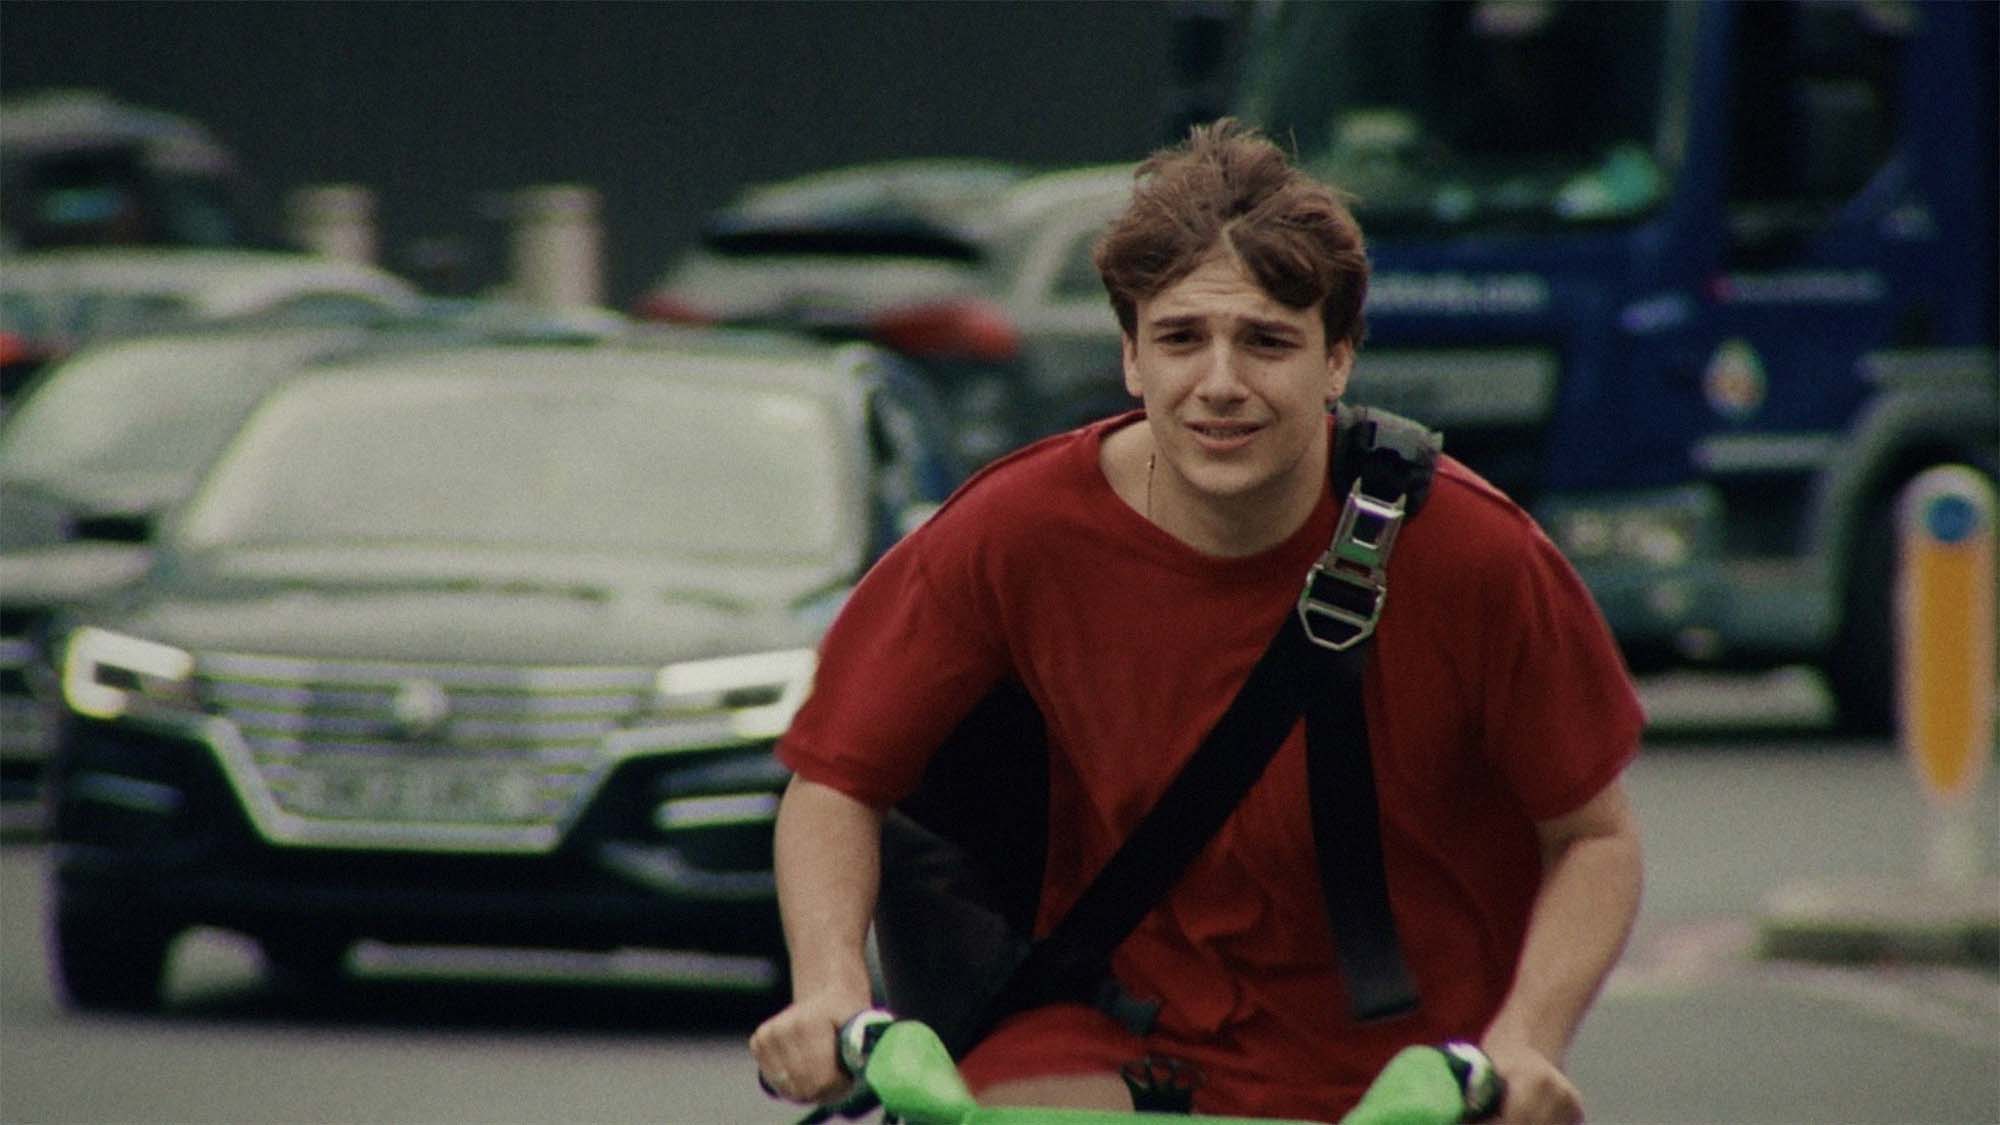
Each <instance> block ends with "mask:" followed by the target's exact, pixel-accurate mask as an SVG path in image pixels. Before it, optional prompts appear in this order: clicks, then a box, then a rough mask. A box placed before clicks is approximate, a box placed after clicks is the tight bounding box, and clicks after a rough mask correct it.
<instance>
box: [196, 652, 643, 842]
mask: <svg viewBox="0 0 2000 1125" xmlns="http://www.w3.org/2000/svg"><path fill="white" fill-rule="evenodd" d="M197 666H198V668H199V669H200V671H199V673H198V684H197V689H198V691H199V693H200V696H201V699H202V701H203V704H204V706H205V707H206V709H207V710H208V711H209V712H210V713H211V714H212V715H213V716H214V717H215V718H214V720H211V733H212V734H213V735H215V737H214V738H213V739H212V740H211V741H213V742H214V743H215V745H216V746H217V747H218V749H219V750H220V752H221V756H222V758H223V762H224V767H225V769H226V770H227V771H228V773H229V775H230V779H231V781H232V782H233V783H234V785H235V786H236V789H237V792H238V796H239V797H241V798H242V799H243V801H244V803H245V805H246V807H247V809H248V811H249V812H250V814H251V816H252V818H253V820H254V821H255V822H256V824H257V826H258V828H259V830H260V831H262V832H263V833H264V834H265V836H266V837H268V838H270V839H272V840H275V841H278V842H282V843H290V844H303V845H319V846H341V847H357V846H358V847H367V846H375V847H407V848H427V849H434V850H508V851H546V850H549V849H552V848H553V847H554V846H555V844H556V843H557V842H558V840H559V839H560V837H561V834H562V831H563V828H564V827H565V825H567V824H568V823H569V822H570V821H571V820H572V819H573V818H574V817H575V816H576V815H577V813H578V812H579V811H580V810H581V809H582V807H583V806H584V804H585V803H587V801H588V800H589V799H590V796H591V794H592V793H593V792H594V790H595V789H596V787H597V784H598V782H599V781H600V780H601V779H602V777H603V775H604V773H605V772H606V771H607V770H608V768H609V767H610V766H611V765H612V764H613V763H614V762H615V760H616V757H617V753H616V751H615V749H614V748H613V746H612V744H613V742H614V740H615V737H616V735H617V733H618V732H619V730H620V729H621V728H622V726H623V725H624V724H625V723H626V722H627V721H629V720H630V719H631V717H632V716H634V715H636V714H639V713H641V712H642V710H643V709H644V708H645V707H646V705H647V703H648V701H649V700H650V699H651V692H652V688H653V682H654V676H655V674H656V672H657V669H652V668H521V667H513V666H479V665H469V666H468V665H408V666H402V665H388V664H380V663H365V664H364V663H351V664H349V663H334V662H326V661H315V660H303V659H292V658H279V657H259V656H241V655H216V654H204V655H203V656H202V657H201V658H200V659H199V660H198V661H197Z"/></svg>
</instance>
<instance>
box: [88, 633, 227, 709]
mask: <svg viewBox="0 0 2000 1125" xmlns="http://www.w3.org/2000/svg"><path fill="white" fill-rule="evenodd" d="M62 686H63V698H64V699H65V700H67V701H68V703H69V706H70V708H71V709H72V710H74V711H76V712H77V713H78V714H80V715H88V716H90V717H91V718H95V719H116V718H118V717H119V716H121V715H124V714H126V713H127V712H129V711H132V710H134V709H135V708H141V707H146V706H152V707H161V708H167V709H171V710H177V711H187V710H193V709H195V708H196V707H197V706H198V701H197V700H196V698H195V694H194V657H193V656H192V655H190V654H189V653H187V652H184V651H182V650H181V649H177V648H174V647H173V646H171V645H163V644H160V643H159V642H157V641H148V640H143V639H141V638H139V637H132V636H127V635H125V634H123V633H114V632H111V631H109V630H107V629H98V628H94V627H91V626H85V627H83V628H80V629H78V630H76V631H75V632H73V633H71V634H70V635H69V641H68V644H67V645H66V646H65V647H64V651H63V677H62Z"/></svg>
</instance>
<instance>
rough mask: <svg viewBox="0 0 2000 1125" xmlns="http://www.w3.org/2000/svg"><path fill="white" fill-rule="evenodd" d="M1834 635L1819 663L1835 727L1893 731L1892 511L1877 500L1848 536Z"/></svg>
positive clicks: (1870, 733) (1875, 733)
mask: <svg viewBox="0 0 2000 1125" xmlns="http://www.w3.org/2000/svg"><path fill="white" fill-rule="evenodd" d="M1853 559H1854V563H1853V570H1852V571H1851V572H1850V573H1849V574H1848V579H1847V592H1846V596H1845V598H1844V599H1843V605H1842V610H1841V615H1840V633H1839V635H1838V638H1837V639H1836V641H1835V642H1834V646H1833V651H1832V652H1831V653H1829V654H1828V657H1827V660H1826V662H1825V664H1824V665H1823V666H1822V667H1823V670H1824V672H1825V674H1826V681H1827V686H1828V687H1829V688H1830V689H1831V690H1832V692H1833V705H1834V715H1835V718H1836V721H1837V722H1838V723H1839V726H1840V729H1841V730H1842V731H1843V732H1845V733H1848V734H1854V735H1861V736H1866V737H1870V738H1877V737H1887V736H1888V735H1890V734H1892V733H1894V731H1895V729H1896V636H1895V624H1894V619H1893V615H1894V609H1893V606H1894V605H1895V601H1896V510H1895V505H1894V504H1893V503H1891V502H1889V501H1886V500H1885V501H1882V502H1880V503H1877V504H1876V505H1875V506H1874V507H1873V508H1872V509H1871V510H1870V513H1869V515H1868V517H1867V521H1866V522H1865V523H1864V524H1863V525H1862V527H1861V531H1860V533H1859V534H1858V535H1856V536H1855V539H1854V555H1853Z"/></svg>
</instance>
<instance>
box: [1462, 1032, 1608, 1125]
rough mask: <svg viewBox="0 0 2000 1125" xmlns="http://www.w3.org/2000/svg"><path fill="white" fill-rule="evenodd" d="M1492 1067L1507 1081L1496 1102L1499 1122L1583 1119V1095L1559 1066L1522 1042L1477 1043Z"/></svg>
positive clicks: (1518, 1124)
mask: <svg viewBox="0 0 2000 1125" xmlns="http://www.w3.org/2000/svg"><path fill="white" fill-rule="evenodd" d="M1480 1049H1481V1050H1483V1051H1485V1052H1486V1057H1487V1058H1490V1059H1492V1060H1493V1069H1494V1070H1496V1071H1499V1073H1500V1077H1501V1078H1502V1079H1504V1080H1505V1081H1506V1083H1507V1097H1506V1099H1505V1100H1504V1101H1502V1102H1501V1103H1500V1116H1498V1117H1496V1118H1494V1119H1493V1120H1494V1121H1495V1122H1498V1123H1499V1125H1577V1123H1578V1122H1581V1121H1582V1120H1583V1095H1582V1094H1581V1093H1579V1092H1578V1091H1577V1088H1576V1084H1575V1083H1573V1082H1571V1081H1570V1080H1569V1076H1568V1075H1566V1074H1564V1073H1563V1072H1562V1070H1561V1068H1559V1067H1557V1066H1556V1064H1555V1063H1554V1062H1552V1061H1550V1059H1549V1058H1548V1056H1546V1055H1544V1054H1542V1053H1541V1052H1540V1051H1537V1050H1535V1049H1534V1048H1533V1047H1532V1046H1529V1045H1528V1044H1526V1043H1518V1042H1514V1043H1510V1042H1505V1041H1501V1042H1495V1041H1492V1040H1491V1039H1489V1040H1488V1041H1487V1042H1485V1043H1482V1044H1480Z"/></svg>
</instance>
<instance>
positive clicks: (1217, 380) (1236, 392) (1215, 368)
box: [1195, 340, 1248, 399]
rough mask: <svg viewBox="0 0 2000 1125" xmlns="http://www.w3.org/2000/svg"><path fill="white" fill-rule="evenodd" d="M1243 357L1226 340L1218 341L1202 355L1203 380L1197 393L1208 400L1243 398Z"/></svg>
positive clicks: (1197, 384)
mask: <svg viewBox="0 0 2000 1125" xmlns="http://www.w3.org/2000/svg"><path fill="white" fill-rule="evenodd" d="M1242 359H1243V357H1242V356H1241V355H1240V354H1239V353H1238V350H1237V348H1236V347H1235V346H1234V345H1233V344H1230V343H1229V342H1228V341H1226V340H1217V341H1216V342H1215V343H1214V344H1213V345H1212V346H1210V347H1209V349H1208V351H1207V352H1205V353H1204V354H1203V355H1202V360H1201V362H1202V368H1201V380H1200V381H1199V382H1198V383H1196V384H1195V393H1196V394H1198V395H1200V396H1201V397H1203V398H1207V399H1235V398H1242V397H1243V396H1244V395H1245V394H1246V393H1248V392H1247V391H1246V389H1245V388H1244V385H1243V372H1242V369H1241V364H1242Z"/></svg>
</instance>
